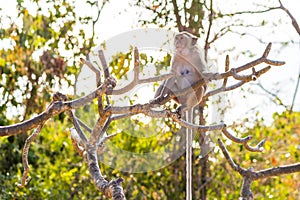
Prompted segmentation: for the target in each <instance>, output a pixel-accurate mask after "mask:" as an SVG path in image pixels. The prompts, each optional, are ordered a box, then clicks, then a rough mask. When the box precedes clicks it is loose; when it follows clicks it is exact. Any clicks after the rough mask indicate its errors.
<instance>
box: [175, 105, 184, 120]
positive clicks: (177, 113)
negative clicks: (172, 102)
mask: <svg viewBox="0 0 300 200" xmlns="http://www.w3.org/2000/svg"><path fill="white" fill-rule="evenodd" d="M183 114H184V113H183V110H182V106H179V108H177V109H176V115H177V117H178V119H180V118H182V116H183Z"/></svg>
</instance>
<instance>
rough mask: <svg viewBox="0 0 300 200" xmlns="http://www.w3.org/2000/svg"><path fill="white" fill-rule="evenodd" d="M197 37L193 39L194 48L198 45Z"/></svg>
mask: <svg viewBox="0 0 300 200" xmlns="http://www.w3.org/2000/svg"><path fill="white" fill-rule="evenodd" d="M197 40H198V38H197V37H192V46H195V45H196V44H197Z"/></svg>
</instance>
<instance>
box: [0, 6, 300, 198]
mask: <svg viewBox="0 0 300 200" xmlns="http://www.w3.org/2000/svg"><path fill="white" fill-rule="evenodd" d="M114 2H115V1H113V0H111V1H103V2H98V1H84V4H85V6H87V7H86V8H89V10H88V11H91V12H84V13H81V12H79V11H78V8H76V3H75V2H73V1H65V0H60V1H46V2H41V1H17V2H16V12H17V17H16V19H13V18H11V17H9V16H5V15H4V14H1V16H0V19H1V24H0V25H1V30H0V41H1V44H2V45H1V46H2V47H1V49H0V52H1V53H0V55H1V57H0V67H1V68H0V72H1V76H0V84H1V85H0V95H1V101H0V111H1V112H0V125H7V124H12V123H16V122H18V121H23V120H25V119H28V118H30V117H31V116H33V115H34V114H35V113H40V112H41V111H43V110H44V109H45V107H46V106H47V105H48V104H49V102H50V101H51V94H52V93H53V92H55V91H59V90H63V91H65V93H66V94H69V95H73V94H74V91H73V87H72V86H73V85H74V83H75V79H76V75H77V74H78V72H79V70H80V68H79V66H80V64H79V62H78V61H79V58H80V57H84V56H85V55H86V54H87V53H88V52H90V51H91V49H92V47H95V46H98V45H99V44H98V43H97V42H99V40H100V39H101V34H100V35H97V34H96V33H97V32H96V29H97V26H100V27H101V28H102V29H101V30H100V33H105V30H109V29H111V30H114V29H116V28H117V29H118V27H117V26H116V25H115V26H112V27H103V23H102V21H101V20H102V18H103V17H102V16H104V15H102V14H101V13H102V11H103V13H105V8H106V7H107V9H108V10H107V11H106V12H108V13H109V11H111V7H110V6H111V4H110V3H112V4H113V3H114ZM124 2H125V1H124ZM124 2H122V3H124ZM119 3H120V2H119V1H118V3H117V4H119ZM126 3H128V2H126ZM226 3H227V2H226ZM120 4H121V3H120ZM242 4H243V5H242ZM230 5H231V6H224V3H222V2H220V1H213V0H209V1H205V0H204V1H195V0H191V1H176V0H172V1H171V0H168V1H162V0H132V1H129V7H128V8H126V9H129V8H130V9H133V10H134V12H137V14H138V15H137V16H139V17H138V20H137V21H135V26H136V27H149V26H155V27H161V28H166V29H172V30H177V31H182V30H186V31H189V32H192V33H194V34H195V35H197V36H199V37H200V45H202V47H203V48H204V50H205V56H206V58H208V59H211V60H213V61H214V62H215V65H217V66H219V65H220V66H223V60H224V58H225V55H224V54H225V53H228V52H230V51H233V50H235V52H239V54H238V56H237V57H234V58H233V60H234V61H236V63H237V65H238V64H239V63H243V61H244V60H245V59H248V60H249V58H252V57H253V56H256V54H260V53H261V51H257V50H258V49H257V48H253V46H251V45H248V44H249V43H251V42H253V41H255V44H256V46H258V47H259V48H261V47H262V46H265V45H264V43H267V42H270V40H271V42H273V43H275V45H276V48H277V49H279V51H283V50H286V49H287V47H290V46H293V45H294V46H297V45H299V41H296V40H295V38H299V37H295V34H296V35H297V36H298V34H297V32H295V31H294V29H293V27H292V25H291V22H290V19H289V17H288V16H286V15H285V13H284V12H283V11H282V10H280V9H279V8H278V6H279V2H278V1H276V0H274V1H266V2H264V5H257V4H254V3H253V2H248V3H245V2H241V3H240V2H238V1H232V2H230ZM2 9H3V8H2ZM109 9H110V10H109ZM126 11H127V10H126ZM274 13H276V14H278V15H276V17H274ZM100 14H101V15H100ZM122 14H123V15H125V8H124V9H123V8H122V12H121V13H120V16H122ZM108 15H109V14H107V15H106V16H108ZM257 15H259V18H260V20H259V21H258V20H257V17H256V16H257ZM270 16H271V17H270ZM131 17H132V18H136V16H134V15H132V16H131ZM120 20H121V19H120ZM104 29H105V30H104ZM287 30H289V31H287ZM118 31H119V30H118ZM282 31H283V32H284V33H286V34H285V35H284V36H282V34H279V32H282ZM275 32H276V34H275ZM270 34H272V35H273V37H272V38H270V37H269V35H270ZM276 35H280V37H279V38H278V36H276ZM281 36H282V37H281ZM242 40H246V41H248V43H245V44H242V45H239V44H238V43H241V41H242ZM4 44H6V45H4ZM241 46H243V47H242V48H241ZM247 47H249V48H247ZM241 49H243V50H245V49H246V51H241ZM273 49H275V48H273ZM298 53H299V52H298ZM279 54H280V52H278V53H277V54H275V56H278V55H279ZM233 55H236V54H234V53H233ZM217 57H219V58H217ZM165 58H166V59H164V60H158V61H157V62H158V63H159V64H160V66H168V64H169V60H170V57H168V56H166V57H165ZM130 59H131V57H130V54H126V53H124V54H122V53H120V55H118V56H117V57H116V59H115V60H114V61H112V62H111V63H110V68H111V71H112V74H113V75H114V76H115V77H117V78H122V74H124V73H125V72H126V70H128V69H127V68H126V66H124V63H126V62H124V60H128V62H130V61H129V60H130ZM142 59H143V60H144V61H145V64H146V63H147V62H149V60H150V59H151V58H149V57H147V56H144V57H142ZM218 59H220V61H221V62H220V61H219V60H218ZM283 60H284V59H283ZM298 60H299V59H298ZM285 61H286V62H287V65H293V63H297V57H295V59H294V61H290V60H285ZM220 63H221V64H220ZM298 66H299V64H298ZM121 68H123V71H122V72H123V73H122V74H120V71H121ZM283 68H284V69H283V70H286V68H287V69H290V70H291V71H293V69H291V68H290V67H288V66H285V67H283ZM222 70H223V69H220V71H222ZM286 71H288V70H286ZM294 71H295V70H294ZM276 73H278V71H277V72H276ZM266 76H267V77H263V79H264V80H270V79H276V80H277V77H275V78H274V73H273V74H270V75H266ZM298 79H299V75H298V76H296V77H291V80H285V81H281V80H282V79H278V83H277V85H275V87H274V85H272V84H270V83H266V82H264V81H263V80H262V82H260V83H259V84H261V85H262V86H263V87H264V88H265V89H266V90H260V89H259V88H262V87H260V86H259V84H252V85H250V86H246V87H243V88H242V89H241V90H240V91H238V94H236V93H234V92H232V93H231V94H228V98H226V104H227V106H226V108H227V109H226V110H225V111H224V110H221V111H220V112H225V113H226V112H230V110H231V109H233V108H234V107H237V109H239V108H240V106H235V103H236V102H235V100H234V98H232V97H233V96H235V95H238V96H240V97H241V98H242V99H244V101H245V102H247V99H248V98H249V96H251V95H253V94H256V95H257V94H258V95H259V94H262V95H263V96H265V97H266V98H267V100H266V99H264V100H265V101H264V102H266V104H268V106H269V104H270V102H273V103H274V106H275V107H276V109H273V108H275V107H274V106H273V107H272V108H269V109H268V111H267V112H268V114H269V115H270V116H272V115H273V117H272V119H271V120H270V121H271V122H270V121H266V119H265V116H264V115H263V113H264V112H266V111H265V110H263V111H262V110H261V109H258V107H257V105H252V104H251V105H248V106H245V104H248V103H244V105H242V106H243V107H246V111H245V112H247V113H248V114H247V115H245V114H244V112H239V114H241V115H242V116H243V117H241V118H240V119H239V120H232V119H231V118H230V117H231V116H230V114H229V116H224V120H225V122H226V123H227V119H228V118H229V121H230V120H231V121H230V122H231V128H232V129H233V130H234V131H236V132H237V133H238V134H239V135H238V136H243V135H246V134H251V135H253V136H254V138H255V139H257V141H258V140H260V139H261V138H265V137H266V139H267V141H268V142H267V143H266V145H265V148H266V151H265V152H264V153H249V152H247V151H245V150H244V149H243V148H242V147H241V146H239V145H236V144H234V145H231V146H229V147H228V148H229V150H230V152H231V155H232V157H233V158H234V159H235V160H236V161H237V162H238V163H240V164H241V165H242V166H243V167H245V168H248V167H251V166H253V167H254V168H255V169H264V168H268V167H273V166H278V165H282V164H289V163H295V162H299V148H300V146H299V140H300V139H299V138H300V126H299V124H300V121H299V119H300V117H299V112H296V110H298V111H299V107H297V106H295V107H294V110H290V108H291V107H292V105H293V104H295V103H292V100H291V99H292V97H293V96H294V94H297V90H296V91H295V90H294V88H295V86H296V82H297V80H298ZM287 81H288V84H287ZM272 83H273V82H272ZM284 84H285V85H289V86H283V85H284ZM270 85H271V86H270ZM291 87H292V88H293V89H292V90H291V89H287V88H291ZM280 89H282V90H283V91H282V90H280ZM266 91H267V93H266ZM272 94H273V95H272ZM240 102H241V101H239V103H240ZM283 105H284V106H283ZM295 105H296V104H295ZM278 107H280V109H278ZM233 113H234V114H233V115H236V113H237V112H233ZM208 116H209V115H208ZM206 117H207V116H206ZM227 117H228V118H227ZM235 117H236V118H238V117H237V116H235ZM126 123H132V122H131V121H128V120H127V121H126V120H124V122H123V125H124V127H126ZM153 123H154V122H153ZM136 125H137V126H140V127H143V124H141V123H140V122H136ZM166 125H168V126H169V127H171V128H172V127H173V126H174V124H172V123H168V122H166ZM68 128H70V127H69V122H68V119H67V118H65V117H64V115H63V114H62V115H59V116H57V117H56V118H54V119H53V120H50V121H48V123H47V125H46V126H45V128H44V129H43V131H42V133H41V135H40V137H39V138H38V139H37V140H36V141H35V142H34V145H32V148H31V149H30V153H29V163H30V165H31V168H32V169H33V170H32V171H31V173H30V176H32V178H33V179H32V181H31V182H30V184H29V185H28V186H27V187H26V188H24V189H19V188H17V187H16V186H15V184H14V183H15V182H18V181H19V180H20V177H21V173H22V165H21V153H22V148H23V145H24V141H25V139H26V137H27V133H24V134H23V135H21V136H12V137H8V138H0V149H1V152H2V154H1V156H0V185H1V186H2V187H1V189H0V190H1V192H0V198H1V199H40V198H42V199H52V198H57V199H95V198H96V199H104V198H102V197H101V195H99V192H98V191H96V189H95V187H94V186H93V185H92V184H91V180H90V176H89V173H88V170H87V166H86V164H85V163H84V162H83V161H82V159H81V157H80V156H78V155H77V154H76V152H75V151H74V150H73V148H72V145H71V141H70V138H69V131H68ZM117 128H118V127H117V126H111V127H110V129H109V130H108V131H109V132H110V133H113V132H116V131H117ZM151 128H153V129H152V130H151ZM173 128H174V127H173ZM173 130H174V129H170V131H169V132H165V133H164V135H158V137H157V138H155V139H152V140H146V141H145V140H144V139H139V138H136V137H133V136H130V134H120V135H119V136H117V137H115V138H114V139H113V142H115V143H118V145H120V148H123V149H127V150H128V151H131V152H147V151H149V149H151V150H153V151H155V149H157V148H159V146H160V145H161V144H163V142H164V141H167V138H168V135H169V134H173V132H172V131H173ZM123 131H124V133H125V132H126V131H129V132H130V131H136V130H123ZM138 131H139V134H142V135H146V134H147V131H153V132H156V131H157V129H156V128H155V126H154V125H153V126H151V127H150V129H147V130H145V129H143V128H139V129H138ZM253 142H255V141H253ZM199 154H200V149H195V150H194V155H195V156H194V162H193V163H194V167H193V173H194V176H193V177H194V179H193V181H194V182H193V186H194V188H193V196H194V199H200V198H202V199H204V198H205V197H206V196H207V197H209V198H210V199H237V198H238V197H239V192H240V187H241V183H242V180H241V177H239V175H237V174H236V173H234V172H232V171H231V169H230V167H229V166H228V164H227V163H225V160H224V159H223V158H222V155H221V153H220V152H219V150H218V148H215V149H214V150H213V151H212V152H211V153H210V154H209V157H207V160H206V162H205V167H206V168H207V170H206V171H205V173H206V174H205V176H203V171H201V170H202V169H203V162H202V163H201V159H199V158H198V156H199ZM123 162H124V161H123ZM126 162H130V161H127V160H126ZM120 164H122V163H120ZM101 170H102V171H103V174H105V175H107V176H108V177H114V176H121V177H123V178H125V185H124V190H125V192H126V197H127V198H128V199H184V198H185V159H184V156H181V157H180V158H179V159H178V160H176V161H175V162H174V163H172V164H171V165H169V166H167V167H165V168H163V169H160V170H157V171H152V172H148V173H141V174H130V173H128V172H126V173H125V172H120V171H118V170H115V169H112V168H109V167H108V166H106V165H104V164H101ZM203 177H204V178H205V179H206V180H205V181H206V183H205V185H203ZM299 178H300V177H299V174H291V175H287V176H282V177H276V178H270V179H267V180H263V181H258V182H256V183H255V184H256V185H255V186H254V187H253V192H254V194H255V195H256V196H255V197H256V198H270V199H297V198H299V196H300V193H299V187H300V185H299V184H300V183H299V181H298V180H299Z"/></svg>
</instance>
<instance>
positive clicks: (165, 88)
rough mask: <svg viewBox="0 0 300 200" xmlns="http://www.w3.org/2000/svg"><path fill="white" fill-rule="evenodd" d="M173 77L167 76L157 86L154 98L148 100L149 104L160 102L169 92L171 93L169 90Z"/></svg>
mask: <svg viewBox="0 0 300 200" xmlns="http://www.w3.org/2000/svg"><path fill="white" fill-rule="evenodd" d="M174 79H175V78H174V77H171V78H169V79H168V80H166V81H164V82H163V83H162V84H161V85H160V86H159V88H158V89H157V91H156V93H155V95H154V99H152V100H150V103H151V104H160V102H161V101H162V100H163V99H164V98H166V97H167V96H168V95H169V94H171V93H172V91H171V90H170V88H171V86H172V84H174V82H175V80H174Z"/></svg>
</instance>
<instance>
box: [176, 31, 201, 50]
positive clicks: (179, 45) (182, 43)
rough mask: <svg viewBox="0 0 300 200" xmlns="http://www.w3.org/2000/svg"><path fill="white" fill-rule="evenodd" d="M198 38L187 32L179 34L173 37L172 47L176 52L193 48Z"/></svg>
mask: <svg viewBox="0 0 300 200" xmlns="http://www.w3.org/2000/svg"><path fill="white" fill-rule="evenodd" d="M197 40H198V38H197V37H196V36H194V35H192V34H190V33H188V32H185V31H183V32H180V33H178V34H177V35H176V36H175V40H174V46H175V48H176V51H182V50H184V49H190V48H194V47H195V46H196V44H197Z"/></svg>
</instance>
